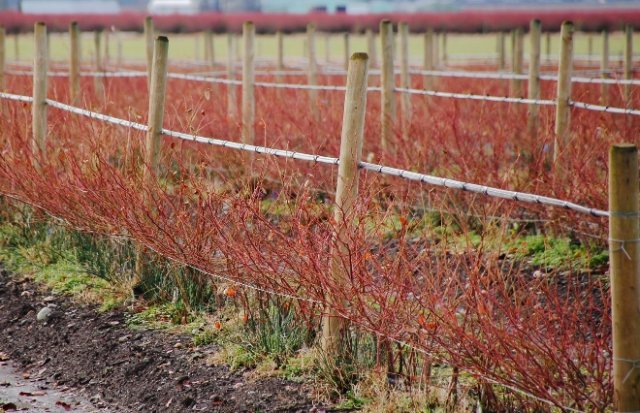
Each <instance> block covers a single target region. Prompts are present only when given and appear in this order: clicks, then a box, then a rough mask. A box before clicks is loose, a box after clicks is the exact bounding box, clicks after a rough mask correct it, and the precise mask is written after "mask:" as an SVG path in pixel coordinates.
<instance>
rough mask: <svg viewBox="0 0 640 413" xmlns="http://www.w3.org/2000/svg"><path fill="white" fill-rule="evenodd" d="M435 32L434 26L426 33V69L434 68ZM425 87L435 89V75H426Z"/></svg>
mask: <svg viewBox="0 0 640 413" xmlns="http://www.w3.org/2000/svg"><path fill="white" fill-rule="evenodd" d="M433 46H434V33H433V28H431V27H429V28H428V29H427V32H426V33H425V34H424V70H434V69H435V66H434V64H433V55H434V47H433ZM424 88H425V89H426V90H433V76H430V75H425V77H424Z"/></svg>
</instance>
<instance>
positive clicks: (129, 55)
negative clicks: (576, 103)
mask: <svg viewBox="0 0 640 413" xmlns="http://www.w3.org/2000/svg"><path fill="white" fill-rule="evenodd" d="M50 36H51V40H50V47H51V58H52V59H55V60H66V59H68V55H69V41H68V36H67V35H64V34H59V33H52V34H51V35H50ZM117 36H120V38H121V42H122V56H123V58H124V59H144V56H145V55H144V38H143V37H142V35H140V34H136V33H121V34H112V35H111V36H110V41H109V56H110V57H111V59H112V61H113V60H115V59H116V57H117V55H118V51H117V50H118V46H117ZM167 36H168V37H169V41H170V43H171V47H170V51H169V53H170V58H171V59H177V60H179V59H196V58H197V59H203V58H204V40H203V36H202V35H201V34H171V33H169V34H167ZM326 36H328V37H329V43H327V41H326V39H325V34H322V33H318V35H317V39H316V53H317V57H318V61H319V62H320V63H322V62H324V60H325V57H326V56H327V54H326V50H327V44H328V45H329V58H330V59H331V61H332V62H336V63H341V62H344V56H345V51H344V46H345V43H344V39H343V36H342V35H340V34H335V33H332V34H328V35H326ZM589 36H591V37H592V42H593V54H594V55H595V56H594V57H593V59H594V61H597V60H598V59H599V57H598V56H599V55H600V53H601V49H602V40H601V36H600V34H599V33H593V34H587V33H578V34H576V36H575V46H574V47H575V48H574V53H575V54H576V55H587V54H588V52H589V48H588V45H589V40H588V38H589ZM634 36H635V37H634V43H635V44H640V34H637V33H636V34H635V35H634ZM13 37H14V36H9V37H8V42H7V58H8V59H11V60H13V59H15V56H16V54H15V43H14V42H15V39H14V38H13ZM350 38H351V40H350V44H351V46H350V47H351V52H356V51H367V44H366V38H365V36H364V35H357V34H352V35H351V36H350ZM82 39H83V40H82V50H83V53H84V57H85V58H90V57H91V56H93V55H94V54H95V52H94V49H95V46H94V40H93V34H92V33H84V35H83V37H82ZM305 39H306V36H305V35H304V34H288V35H286V36H285V39H284V50H285V61H286V58H287V57H299V58H300V57H303V56H305V53H304V42H305ZM214 42H215V45H214V48H215V55H216V59H220V60H221V63H224V61H226V60H224V59H226V56H227V44H228V42H227V38H226V36H225V35H221V34H216V35H215V37H214ZM510 42H511V40H510V37H509V36H508V34H507V37H506V40H505V47H506V50H507V54H509V50H510V47H511V46H510V44H511V43H510ZM379 43H380V42H379V39H378V38H376V48H377V49H379V48H380V45H379ZM559 44H560V43H559V34H558V33H552V34H551V54H552V55H554V56H555V55H557V54H558V53H559ZM18 47H19V57H20V59H21V60H29V59H31V58H32V56H33V38H32V36H31V35H30V34H22V35H18ZM409 47H410V52H411V56H412V59H417V60H418V61H420V62H421V61H422V56H423V54H424V41H423V36H422V35H417V34H414V35H412V36H411V38H410V43H409ZM524 47H525V55H526V53H528V48H529V40H528V37H527V36H525V41H524ZM496 49H497V38H496V35H495V34H460V33H450V34H448V36H447V52H448V54H449V55H450V58H451V59H455V58H456V57H455V55H478V56H481V55H495V53H496ZM609 50H610V56H611V57H610V59H611V61H612V62H614V61H615V60H616V59H620V60H621V59H622V53H623V35H622V33H621V32H613V33H610V35H609ZM542 52H543V56H544V55H545V53H546V43H545V41H544V39H543V44H542ZM276 53H277V44H276V39H275V35H258V36H257V38H256V55H257V56H258V57H266V58H275V57H276ZM378 53H379V52H378ZM440 53H442V49H440ZM458 58H460V57H458Z"/></svg>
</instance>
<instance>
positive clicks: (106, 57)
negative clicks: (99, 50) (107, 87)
mask: <svg viewBox="0 0 640 413" xmlns="http://www.w3.org/2000/svg"><path fill="white" fill-rule="evenodd" d="M110 38H111V35H110V34H109V30H108V29H107V30H105V31H104V58H103V59H102V63H103V66H102V69H103V70H104V69H105V68H106V67H107V66H109V64H110V63H111V51H110Z"/></svg>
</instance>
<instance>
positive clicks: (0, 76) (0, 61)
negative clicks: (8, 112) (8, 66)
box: [0, 26, 6, 108]
mask: <svg viewBox="0 0 640 413" xmlns="http://www.w3.org/2000/svg"><path fill="white" fill-rule="evenodd" d="M5 45H6V32H5V29H4V27H1V26H0V92H4V67H5V62H6V49H5ZM0 108H1V106H0Z"/></svg>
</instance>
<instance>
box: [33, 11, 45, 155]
mask: <svg viewBox="0 0 640 413" xmlns="http://www.w3.org/2000/svg"><path fill="white" fill-rule="evenodd" d="M33 35H34V41H35V58H34V64H33V104H32V105H31V115H32V124H33V140H32V144H31V148H32V151H33V153H34V155H35V154H38V153H40V154H42V155H44V154H45V150H46V145H47V66H48V57H49V53H48V52H47V26H46V25H45V24H44V23H42V22H38V23H36V24H35V25H34V27H33Z"/></svg>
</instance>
